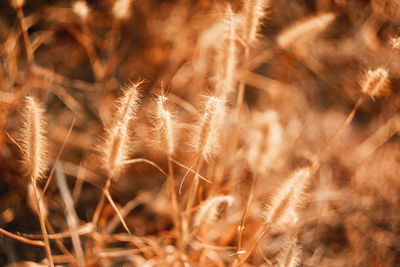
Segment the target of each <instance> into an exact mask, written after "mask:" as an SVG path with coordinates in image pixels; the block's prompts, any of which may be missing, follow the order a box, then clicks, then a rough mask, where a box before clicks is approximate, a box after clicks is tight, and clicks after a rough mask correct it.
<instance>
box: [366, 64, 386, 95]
mask: <svg viewBox="0 0 400 267" xmlns="http://www.w3.org/2000/svg"><path fill="white" fill-rule="evenodd" d="M388 90H389V73H388V71H387V70H386V69H384V68H378V69H376V70H369V71H368V72H367V74H366V75H365V77H364V81H363V85H362V92H363V93H364V94H366V95H369V96H370V97H371V98H372V99H374V98H375V97H376V96H380V95H382V94H385V93H386V92H387V91H388Z"/></svg>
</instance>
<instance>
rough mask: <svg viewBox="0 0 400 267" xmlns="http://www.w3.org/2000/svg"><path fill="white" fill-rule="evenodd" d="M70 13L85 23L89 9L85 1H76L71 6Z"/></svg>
mask: <svg viewBox="0 0 400 267" xmlns="http://www.w3.org/2000/svg"><path fill="white" fill-rule="evenodd" d="M72 11H73V12H74V13H75V14H76V15H77V16H79V17H80V18H81V20H83V21H85V20H86V19H87V17H88V15H89V7H88V6H87V4H86V2H85V1H76V2H74V3H73V4H72Z"/></svg>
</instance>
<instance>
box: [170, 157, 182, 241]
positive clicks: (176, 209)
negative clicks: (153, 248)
mask: <svg viewBox="0 0 400 267" xmlns="http://www.w3.org/2000/svg"><path fill="white" fill-rule="evenodd" d="M167 190H168V194H169V196H170V198H171V205H172V216H173V220H174V225H175V230H176V232H177V234H178V235H179V233H180V231H179V229H180V221H179V207H178V200H177V196H176V191H175V179H174V169H173V166H172V161H171V159H170V157H169V156H168V177H167ZM177 240H180V238H179V236H177ZM178 243H180V242H178Z"/></svg>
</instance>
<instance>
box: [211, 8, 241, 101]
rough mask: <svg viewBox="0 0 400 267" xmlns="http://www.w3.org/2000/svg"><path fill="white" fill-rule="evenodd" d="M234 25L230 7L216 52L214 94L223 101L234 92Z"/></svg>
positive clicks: (235, 54) (235, 57) (235, 59)
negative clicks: (222, 35)
mask: <svg viewBox="0 0 400 267" xmlns="http://www.w3.org/2000/svg"><path fill="white" fill-rule="evenodd" d="M236 24H237V21H236V20H235V18H234V14H233V12H232V9H231V7H230V6H228V8H227V11H226V18H225V19H224V26H225V31H224V37H223V39H222V41H221V43H220V45H219V47H218V51H217V64H216V65H217V67H216V71H215V72H216V77H215V80H216V92H217V95H218V96H220V97H221V98H222V99H225V98H226V97H227V96H228V95H229V94H230V93H231V92H233V91H234V84H235V69H236V64H237V52H236V50H237V49H236Z"/></svg>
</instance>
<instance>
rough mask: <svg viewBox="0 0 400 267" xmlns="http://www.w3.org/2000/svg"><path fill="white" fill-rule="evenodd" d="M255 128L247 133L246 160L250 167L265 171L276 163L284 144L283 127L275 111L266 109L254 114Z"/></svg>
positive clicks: (259, 171) (257, 170)
mask: <svg viewBox="0 0 400 267" xmlns="http://www.w3.org/2000/svg"><path fill="white" fill-rule="evenodd" d="M254 124H255V129H252V131H251V132H250V133H249V136H250V138H249V140H250V143H249V148H248V152H247V161H248V163H249V165H250V167H251V168H252V169H253V170H254V171H256V172H258V173H265V172H267V171H268V170H270V169H271V168H273V166H274V165H275V164H276V162H277V160H278V159H279V157H280V155H281V152H282V150H283V148H284V146H285V144H284V138H283V129H282V126H281V124H280V122H279V115H278V113H277V112H275V111H272V110H268V111H265V112H263V113H255V114H254Z"/></svg>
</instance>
